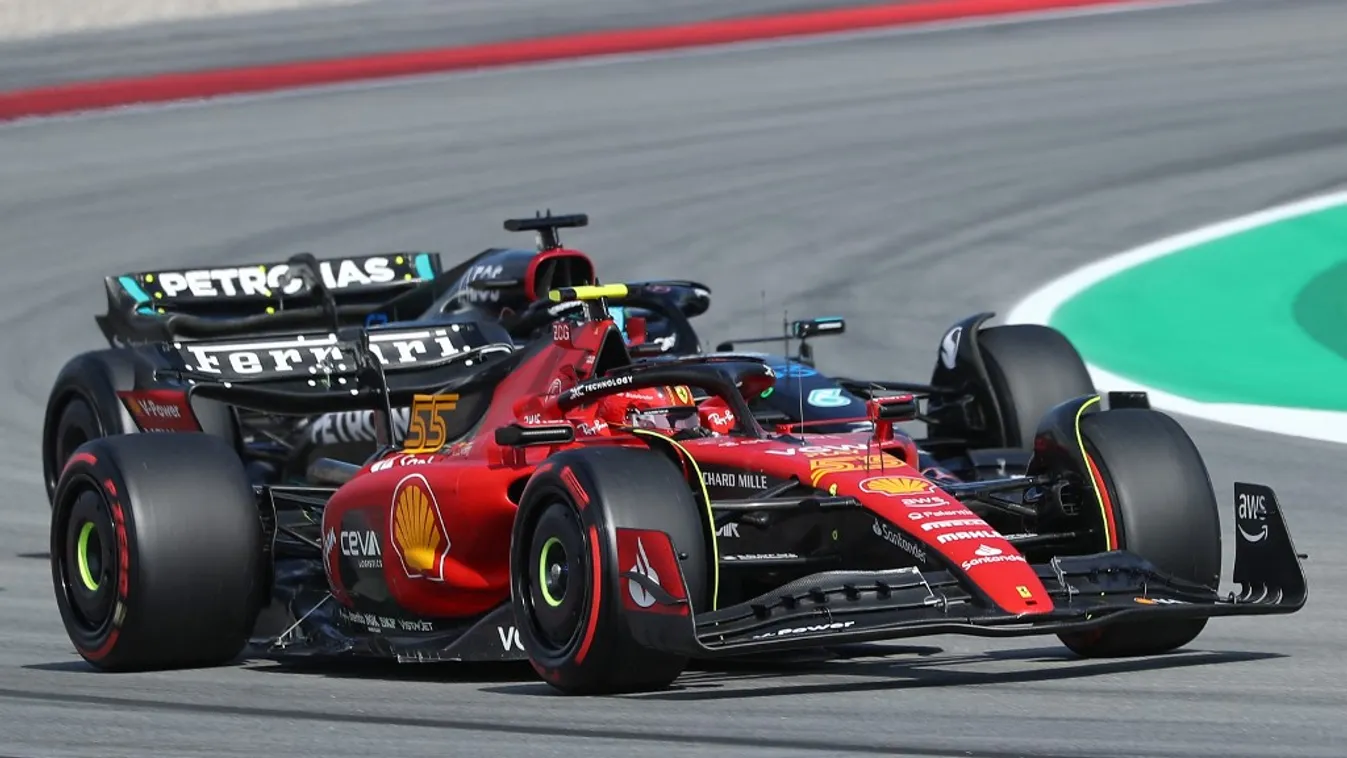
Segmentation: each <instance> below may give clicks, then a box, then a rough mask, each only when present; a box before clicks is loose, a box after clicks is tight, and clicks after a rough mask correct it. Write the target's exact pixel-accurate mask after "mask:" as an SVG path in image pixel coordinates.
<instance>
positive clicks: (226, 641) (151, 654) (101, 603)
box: [51, 433, 266, 671]
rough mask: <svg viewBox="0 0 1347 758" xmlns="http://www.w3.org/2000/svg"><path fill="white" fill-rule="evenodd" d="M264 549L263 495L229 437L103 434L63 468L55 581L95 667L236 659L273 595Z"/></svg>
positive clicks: (81, 647)
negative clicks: (269, 593) (268, 594)
mask: <svg viewBox="0 0 1347 758" xmlns="http://www.w3.org/2000/svg"><path fill="white" fill-rule="evenodd" d="M263 555H264V553H263V537H262V520H261V517H260V514H259V511H258V508H257V503H256V496H255V495H254V494H253V490H252V486H251V485H250V484H249V482H248V478H247V475H246V474H245V473H244V470H243V464H242V462H241V461H240V460H239V457H238V454H237V453H236V452H234V450H233V448H231V447H230V446H229V443H228V442H226V441H225V440H223V439H221V438H220V437H217V436H215V435H211V434H171V433H157V434H127V435H119V436H115V437H102V438H98V439H94V440H91V441H90V442H88V443H85V444H84V445H82V446H80V447H79V449H77V450H76V451H75V452H74V454H73V455H72V456H71V459H70V461H69V463H68V464H67V466H66V468H65V470H64V471H63V472H62V473H61V477H60V480H59V482H58V484H57V487H56V496H55V501H54V507H53V510H52V521H51V568H52V582H53V584H54V587H55V591H56V600H57V605H58V607H59V608H60V612H61V619H62V621H63V622H64V624H65V628H66V632H67V634H68V635H69V637H70V641H71V642H72V643H73V644H74V646H75V649H76V650H77V651H78V652H79V654H80V656H81V657H83V658H84V659H85V660H86V661H88V662H89V663H90V664H92V665H93V666H94V667H95V668H97V669H101V670H105V671H148V670H156V669H169V668H195V667H204V666H215V665H220V664H224V663H227V662H229V661H230V660H232V659H234V658H235V657H236V656H237V655H238V654H239V652H240V651H241V650H242V649H243V646H244V645H245V644H246V642H247V640H248V637H249V636H250V634H251V632H252V629H253V625H254V623H255V620H256V618H257V614H258V612H259V610H260V609H261V607H262V605H263V602H264V600H265V597H266V579H265V577H266V571H265V567H264V562H263Z"/></svg>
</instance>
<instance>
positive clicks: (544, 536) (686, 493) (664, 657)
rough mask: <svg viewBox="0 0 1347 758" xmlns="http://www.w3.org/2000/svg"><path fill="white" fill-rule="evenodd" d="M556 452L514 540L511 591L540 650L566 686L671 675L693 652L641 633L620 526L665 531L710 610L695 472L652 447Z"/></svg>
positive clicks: (608, 686) (528, 495)
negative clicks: (691, 480) (632, 621)
mask: <svg viewBox="0 0 1347 758" xmlns="http://www.w3.org/2000/svg"><path fill="white" fill-rule="evenodd" d="M548 464H550V465H546V466H545V468H543V470H541V471H539V472H537V473H535V474H534V475H533V477H532V478H531V479H530V481H529V483H528V486H527V487H526V488H525V489H524V494H523V496H522V497H521V499H520V504H519V512H518V515H517V516H516V518H515V525H514V532H513V538H512V541H511V548H510V574H511V589H512V592H511V602H512V604H513V606H514V612H515V619H516V621H517V624H518V628H519V637H520V641H521V642H522V643H523V646H524V649H525V650H526V651H528V655H529V660H530V662H531V663H532V664H533V667H534V668H535V669H536V670H537V671H538V673H539V674H540V675H541V676H542V677H543V679H544V680H545V681H547V682H548V683H549V684H551V685H552V686H553V687H555V688H556V689H558V690H560V691H562V692H565V693H567V694H576V695H584V694H611V693H622V692H643V691H651V690H659V689H663V688H665V687H667V686H668V685H669V684H670V683H672V682H673V681H674V680H675V679H677V678H678V676H679V675H680V674H681V673H682V672H683V669H684V668H685V667H686V666H687V663H688V659H687V658H686V657H685V656H680V655H673V654H670V653H665V652H661V651H658V650H653V649H651V648H648V647H645V646H644V645H641V644H640V643H639V642H637V641H636V640H635V639H634V638H633V637H632V635H631V633H630V630H629V628H628V625H627V622H626V619H625V618H624V613H626V611H625V610H624V608H623V603H622V600H621V597H622V594H621V593H624V592H627V585H628V583H629V580H623V579H621V578H619V574H620V572H621V569H622V568H624V567H620V566H618V565H617V561H618V557H617V547H616V542H615V539H614V537H615V534H616V530H617V529H618V528H623V529H649V530H658V531H662V532H666V533H667V534H668V535H669V536H670V538H671V540H672V542H673V546H674V552H675V555H676V556H677V560H678V566H679V568H680V569H681V571H682V573H683V576H684V579H685V581H686V583H687V590H688V599H689V600H690V601H691V603H692V606H693V609H694V611H699V610H702V609H703V608H704V607H705V606H706V605H708V604H709V588H708V586H707V585H708V581H707V575H708V569H709V556H710V554H711V553H710V549H709V540H710V539H711V534H710V530H709V529H708V528H707V527H706V526H705V523H704V521H703V520H702V518H701V517H700V515H699V514H698V510H697V509H698V504H697V501H696V499H695V498H694V497H693V495H692V492H691V490H690V488H689V487H688V483H687V480H686V479H685V478H684V477H683V475H682V473H681V472H680V471H679V470H678V469H677V468H676V467H675V465H674V464H673V463H672V462H671V461H670V460H669V459H668V458H666V457H664V456H663V455H662V454H660V453H658V452H655V451H653V450H646V449H637V448H616V447H614V448H588V449H580V450H572V451H565V452H562V453H560V454H558V455H555V456H552V457H551V458H549V459H548ZM625 568H630V567H625ZM664 581H667V580H664ZM677 622H683V623H686V619H685V618H681V617H680V618H678V619H677Z"/></svg>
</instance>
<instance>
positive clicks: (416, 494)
mask: <svg viewBox="0 0 1347 758" xmlns="http://www.w3.org/2000/svg"><path fill="white" fill-rule="evenodd" d="M388 523H389V532H390V536H391V537H392V538H393V552H395V553H397V555H398V560H399V561H401V563H402V570H403V571H404V572H406V574H407V577H408V578H409V579H416V578H423V579H429V580H430V581H432V582H443V581H444V562H445V560H446V559H447V558H448V557H449V534H448V530H446V529H445V528H444V516H443V515H442V514H441V513H440V509H439V506H438V504H437V503H436V502H435V495H434V493H432V492H431V491H430V483H429V482H427V481H426V478H425V476H424V475H422V474H409V475H407V476H406V477H405V478H403V480H402V481H400V482H398V486H397V487H396V488H394V489H393V504H392V513H391V514H390V517H389V519H388Z"/></svg>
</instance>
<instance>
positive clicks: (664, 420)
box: [598, 384, 701, 432]
mask: <svg viewBox="0 0 1347 758" xmlns="http://www.w3.org/2000/svg"><path fill="white" fill-rule="evenodd" d="M598 415H599V418H601V419H603V420H604V421H605V422H607V423H608V424H610V425H613V426H629V427H635V428H637V429H653V430H656V431H665V432H679V431H685V430H692V429H697V428H699V427H700V426H701V417H700V416H699V415H698V413H697V405H696V403H695V402H694V401H693V399H692V390H691V389H689V388H688V387H687V386H685V385H681V384H680V385H673V386H665V387H646V388H643V389H638V390H628V391H626V392H619V393H617V394H614V395H609V396H608V397H605V398H603V399H602V400H600V401H599V414H598Z"/></svg>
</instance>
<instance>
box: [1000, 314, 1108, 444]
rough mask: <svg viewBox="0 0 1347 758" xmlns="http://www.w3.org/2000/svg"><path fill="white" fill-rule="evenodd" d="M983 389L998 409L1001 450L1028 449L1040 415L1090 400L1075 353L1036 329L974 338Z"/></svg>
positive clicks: (1090, 383)
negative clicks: (1075, 400)
mask: <svg viewBox="0 0 1347 758" xmlns="http://www.w3.org/2000/svg"><path fill="white" fill-rule="evenodd" d="M978 349H979V351H980V352H981V354H982V361H983V363H984V364H985V365H986V367H987V378H988V381H989V382H990V384H991V386H990V387H988V389H989V390H990V391H991V392H992V394H993V395H994V396H995V397H996V402H997V404H998V405H999V406H1000V408H1001V422H1002V424H1003V425H1004V427H1005V439H1004V446H1005V447H1018V448H1028V447H1032V446H1033V443H1034V433H1035V432H1036V430H1037V429H1038V422H1039V420H1040V419H1042V418H1043V416H1044V414H1046V413H1047V412H1048V411H1050V410H1052V408H1054V407H1055V406H1057V405H1060V404H1061V403H1064V402H1066V401H1068V400H1071V399H1073V398H1077V397H1081V396H1083V395H1093V394H1095V389H1094V380H1092V379H1091V378H1090V371H1089V369H1087V368H1086V366H1085V361H1084V360H1083V359H1081V357H1080V353H1078V352H1077V351H1076V348H1075V346H1073V345H1072V344H1071V342H1070V340H1068V339H1067V338H1066V336H1065V335H1063V334H1062V333H1061V332H1059V331H1057V330H1056V329H1053V328H1052V327H1048V326H1042V325H1039V324H1011V325H1007V326H994V327H990V328H987V329H983V330H981V331H980V332H978Z"/></svg>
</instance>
